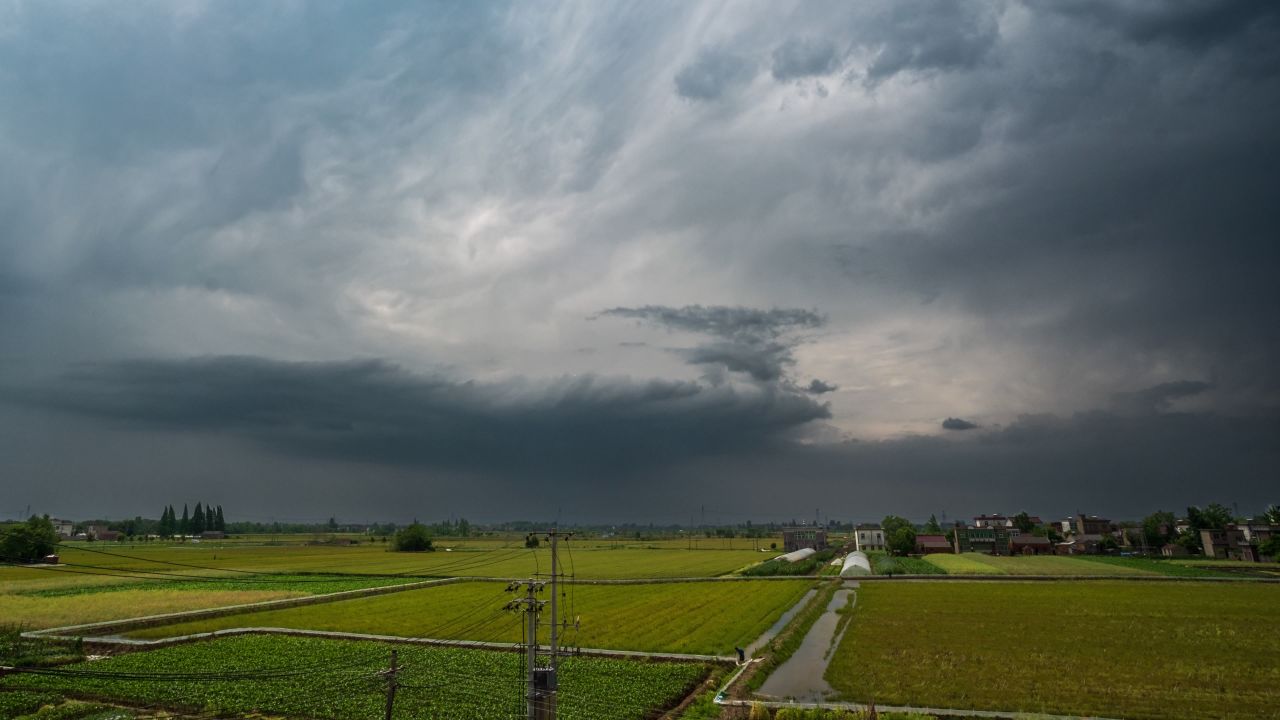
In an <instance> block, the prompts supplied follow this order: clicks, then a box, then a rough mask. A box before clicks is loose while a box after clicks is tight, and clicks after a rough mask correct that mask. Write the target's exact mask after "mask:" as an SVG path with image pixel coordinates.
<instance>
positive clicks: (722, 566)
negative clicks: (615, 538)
mask: <svg viewBox="0 0 1280 720" xmlns="http://www.w3.org/2000/svg"><path fill="white" fill-rule="evenodd" d="M96 545H98V547H92V548H90V547H85V546H80V547H77V546H74V545H72V546H65V545H64V546H60V547H59V552H60V554H61V557H62V561H63V562H64V563H65V564H67V566H68V569H71V570H77V571H82V572H92V573H120V574H133V575H141V576H143V577H167V576H165V575H159V576H157V575H156V574H157V573H178V574H182V573H201V574H205V575H207V574H210V573H213V572H216V571H225V572H227V573H233V574H234V571H237V570H239V571H251V572H268V573H323V574H344V573H347V574H366V575H377V574H386V575H404V576H436V577H439V576H455V575H461V576H496V577H528V576H529V575H531V574H533V573H535V572H537V571H539V570H543V571H545V570H546V569H547V568H549V567H550V563H551V553H550V550H549V549H547V548H545V547H544V548H539V549H537V550H530V549H527V548H525V547H524V546H523V544H512V545H508V546H501V545H497V546H495V545H492V544H484V545H482V546H480V547H477V548H469V547H460V548H458V549H456V550H453V551H445V550H440V551H437V552H426V553H399V552H390V551H388V550H387V548H386V547H385V546H383V545H380V544H378V545H355V546H346V547H344V546H332V545H256V546H255V545H234V546H222V547H219V546H214V545H209V544H176V545H160V544H155V545H140V546H131V547H124V548H116V547H114V546H110V545H108V546H106V547H105V548H103V547H102V544H101V543H98V544H96ZM562 547H563V548H564V553H563V554H562V556H561V562H562V563H563V564H564V568H565V571H566V572H576V574H577V575H578V577H582V578H623V577H698V576H716V575H725V574H728V573H731V572H733V571H735V570H738V569H740V568H743V567H745V566H747V565H750V564H751V563H754V562H758V561H760V560H761V559H763V558H764V557H766V555H767V554H766V553H759V552H756V551H754V550H751V549H736V550H721V549H702V550H688V549H684V548H679V547H674V548H662V549H645V548H620V549H611V548H586V547H584V548H578V547H577V546H576V545H574V544H573V543H572V542H570V543H566V544H565V545H564V546H562ZM748 547H749V546H748ZM104 553H106V554H104ZM126 556H127V557H126ZM89 566H92V567H89ZM192 566H195V567H192ZM13 572H18V570H13ZM21 572H28V573H33V576H31V577H30V578H29V579H32V580H35V579H38V578H37V577H35V576H34V575H39V574H40V573H37V572H36V571H32V570H23V571H21ZM50 574H52V573H50ZM7 577H9V576H6V579H7ZM85 577H98V576H97V575H85ZM131 579H134V580H136V579H138V578H136V577H135V578H131Z"/></svg>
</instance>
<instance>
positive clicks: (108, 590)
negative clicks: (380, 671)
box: [0, 569, 412, 629]
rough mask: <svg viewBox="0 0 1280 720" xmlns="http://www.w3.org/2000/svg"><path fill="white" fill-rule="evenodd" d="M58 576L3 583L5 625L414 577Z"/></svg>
mask: <svg viewBox="0 0 1280 720" xmlns="http://www.w3.org/2000/svg"><path fill="white" fill-rule="evenodd" d="M19 570H22V569H19ZM27 572H28V573H30V572H33V571H31V570H27ZM185 572H187V573H193V572H195V571H190V570H188V571H185ZM57 574H58V573H57V571H53V572H48V573H41V579H42V580H43V582H38V583H32V584H30V585H24V584H23V583H21V582H16V581H15V582H12V583H9V584H8V585H6V586H5V587H6V591H5V592H0V618H3V619H4V622H7V623H15V624H18V625H22V626H24V627H27V628H31V629H42V628H51V627H61V626H64V625H79V624H82V623H91V622H100V621H105V620H124V619H127V618H135V617H144V616H147V615H158V614H163V613H171V612H179V611H183V610H202V609H206V608H216V607H226V606H228V605H240V604H244V603H253V602H262V601H264V600H279V599H283V598H291V597H301V596H304V595H319V594H325V593H332V592H340V591H343V590H355V589H359V588H366V587H379V586H384V585H394V584H399V583H404V582H410V581H411V580H412V579H411V578H403V579H401V578H368V577H355V576H349V577H327V576H320V575H306V576H290V575H273V576H232V575H226V576H223V577H219V578H218V579H209V578H208V576H207V574H206V575H204V576H200V577H201V578H202V579H200V580H196V579H182V578H179V577H171V578H168V579H167V580H160V579H156V580H141V581H139V580H134V579H132V578H127V579H121V580H117V581H114V582H111V583H102V582H94V581H91V582H88V583H85V582H81V581H80V580H79V579H80V578H82V577H85V576H78V575H74V574H72V575H71V576H70V579H69V581H63V582H61V583H58V584H51V583H49V582H48V580H47V578H46V576H49V575H57ZM88 577H90V578H93V577H94V576H88ZM108 579H110V578H108Z"/></svg>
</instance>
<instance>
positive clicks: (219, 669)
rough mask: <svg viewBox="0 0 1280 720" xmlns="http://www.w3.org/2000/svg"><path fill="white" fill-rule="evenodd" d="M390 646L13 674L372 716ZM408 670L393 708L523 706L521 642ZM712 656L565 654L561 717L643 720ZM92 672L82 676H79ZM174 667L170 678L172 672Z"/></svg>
mask: <svg viewBox="0 0 1280 720" xmlns="http://www.w3.org/2000/svg"><path fill="white" fill-rule="evenodd" d="M390 649H391V648H390V646H388V645H385V644H380V643H373V642H353V641H336V640H318V639H311V638H293V637H258V636H246V637H235V638H224V639H220V640H216V641H210V642H203V643H191V644H186V645H179V646H174V647H169V648H164V649H161V650H153V651H149V652H143V653H135V654H131V655H120V656H116V657H113V658H109V659H106V660H102V661H98V662H93V663H83V664H80V665H75V666H70V667H69V670H70V671H71V673H72V674H67V675H26V674H20V675H16V676H10V677H8V678H5V680H4V682H5V683H7V684H8V686H10V687H22V688H27V689H40V690H51V691H60V692H64V693H68V694H72V695H76V696H79V697H83V698H90V699H99V700H109V701H115V702H122V703H130V704H144V705H153V704H154V705H160V706H163V707H168V708H172V709H176V710H180V711H195V712H214V713H237V714H239V713H262V714H268V715H280V716H287V717H315V718H332V719H334V720H348V719H350V720H364V719H365V718H369V717H375V716H377V715H379V714H380V713H381V709H382V706H383V703H384V702H385V695H384V691H385V687H386V684H385V680H384V679H383V678H382V677H381V676H380V675H379V674H378V673H379V671H381V670H384V669H385V668H386V667H387V663H388V657H389V652H390ZM398 653H399V662H400V663H401V665H402V666H403V668H404V669H403V671H402V672H401V673H400V675H399V683H400V689H399V691H398V693H397V695H396V702H395V717H396V718H403V719H404V720H408V719H409V718H421V717H449V718H456V719H457V720H488V719H490V718H494V719H496V718H506V717H510V716H512V715H519V714H520V713H521V712H522V707H523V702H524V701H523V695H524V681H523V657H522V656H521V655H519V654H517V653H505V652H488V651H481V650H465V649H457V648H438V647H421V646H400V647H398ZM707 670H708V668H707V667H706V666H703V665H692V664H676V663H658V662H636V661H629V660H615V659H607V658H586V657H568V658H565V659H564V660H563V661H562V662H561V666H560V688H561V691H560V713H559V715H560V717H562V718H565V719H566V720H638V719H639V718H645V717H649V716H650V715H651V714H653V713H654V712H656V711H657V710H660V709H662V708H666V707H669V706H671V705H673V704H674V703H676V702H678V701H679V699H680V698H682V697H683V696H684V695H685V694H686V693H687V692H689V690H690V689H692V688H693V687H694V686H695V685H697V684H698V683H699V682H700V681H701V680H702V678H703V677H705V675H706V673H707ZM75 672H83V673H85V674H84V675H75V674H73V673H75ZM166 675H168V677H166Z"/></svg>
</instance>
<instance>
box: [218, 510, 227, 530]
mask: <svg viewBox="0 0 1280 720" xmlns="http://www.w3.org/2000/svg"><path fill="white" fill-rule="evenodd" d="M216 522H217V525H218V527H217V528H215V529H216V530H221V531H222V532H226V531H227V519H226V518H224V517H223V516H222V506H221V505H219V506H218V515H217V518H216Z"/></svg>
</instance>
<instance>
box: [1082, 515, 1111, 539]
mask: <svg viewBox="0 0 1280 720" xmlns="http://www.w3.org/2000/svg"><path fill="white" fill-rule="evenodd" d="M1075 526H1076V527H1075V530H1076V534H1077V535H1106V534H1107V533H1109V532H1111V521H1110V520H1108V519H1106V518H1102V517H1098V516H1097V515H1076V518H1075Z"/></svg>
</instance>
